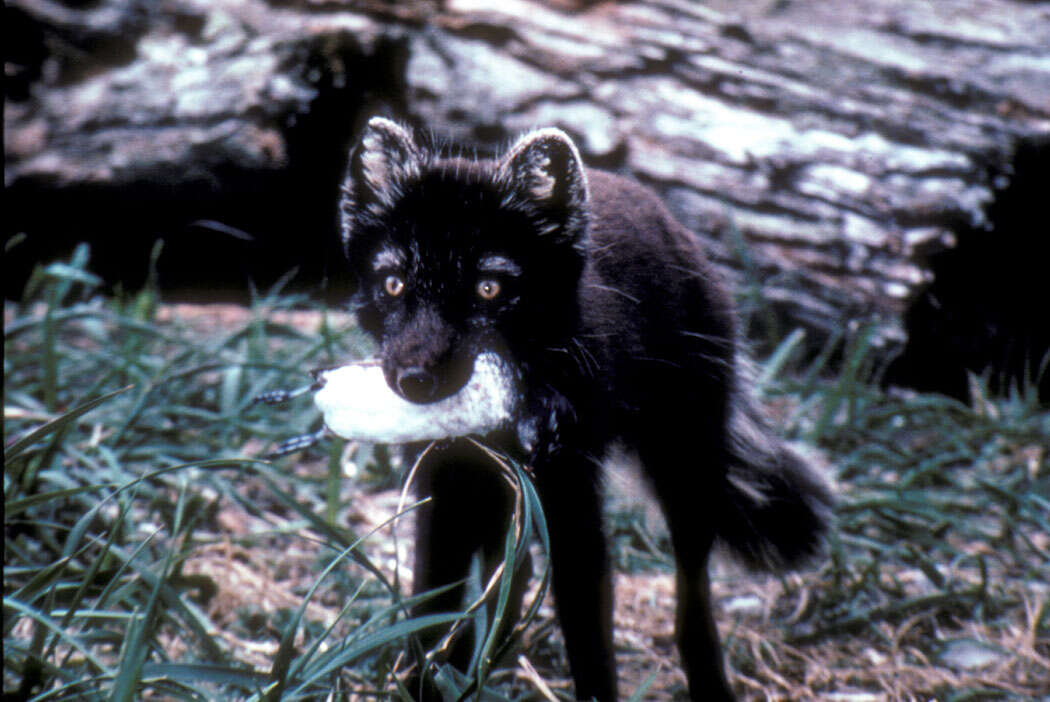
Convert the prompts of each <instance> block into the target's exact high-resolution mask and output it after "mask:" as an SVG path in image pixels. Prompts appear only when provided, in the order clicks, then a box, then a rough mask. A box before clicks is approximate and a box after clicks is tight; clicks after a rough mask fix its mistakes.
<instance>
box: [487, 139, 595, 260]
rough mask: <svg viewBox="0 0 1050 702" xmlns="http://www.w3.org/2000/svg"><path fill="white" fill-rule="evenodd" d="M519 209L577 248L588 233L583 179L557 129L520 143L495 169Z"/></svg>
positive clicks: (575, 155) (576, 156) (577, 161)
mask: <svg viewBox="0 0 1050 702" xmlns="http://www.w3.org/2000/svg"><path fill="white" fill-rule="evenodd" d="M497 177H498V179H499V181H500V182H501V183H502V184H503V185H504V187H506V188H508V189H509V190H510V192H511V193H512V197H513V199H514V200H516V201H517V202H518V203H519V204H523V205H526V207H527V208H528V209H533V210H534V211H535V212H536V213H537V214H538V215H539V217H540V221H541V223H542V224H543V225H544V230H545V231H544V232H543V233H554V232H557V231H559V230H560V235H561V236H563V237H566V238H568V239H570V240H571V242H572V243H578V242H579V240H580V239H581V238H582V237H583V235H584V234H585V233H586V229H587V200H588V197H589V196H588V191H587V175H586V173H585V172H584V169H583V162H582V161H581V160H580V153H579V151H577V149H576V145H575V144H573V143H572V139H570V138H569V136H568V135H567V134H566V133H565V132H563V131H561V130H560V129H554V128H548V129H537V130H536V131H533V132H530V133H528V134H526V135H525V136H523V137H521V138H520V139H518V141H517V143H515V144H514V146H512V147H511V148H510V150H509V151H508V152H507V153H506V155H505V156H504V157H503V159H502V160H500V162H499V166H498V168H497Z"/></svg>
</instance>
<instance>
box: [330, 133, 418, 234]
mask: <svg viewBox="0 0 1050 702" xmlns="http://www.w3.org/2000/svg"><path fill="white" fill-rule="evenodd" d="M422 171H423V150H422V149H420V148H419V146H417V145H416V142H415V140H414V139H413V138H412V134H411V133H410V132H409V130H407V129H405V128H404V127H402V126H401V125H400V124H398V123H396V122H393V121H391V120H389V119H386V118H385V117H373V118H372V119H370V120H368V124H367V125H366V126H365V129H364V132H363V133H362V134H361V139H360V141H359V142H358V144H357V146H356V147H354V149H353V151H352V152H351V154H350V164H349V165H348V166H347V169H346V179H345V180H344V181H343V187H342V199H341V202H340V206H339V209H340V212H341V216H342V224H343V243H344V244H346V242H347V239H348V238H349V237H350V234H351V232H352V230H353V226H354V219H355V217H356V216H357V215H358V214H359V213H360V212H361V210H363V209H369V210H371V211H372V212H373V213H378V212H379V211H382V210H384V209H386V208H388V207H390V206H391V205H393V204H394V203H395V202H397V200H398V198H399V197H400V196H401V193H402V191H403V188H404V185H405V183H407V182H408V181H411V180H413V179H415V178H418V177H419V174H420V173H422Z"/></svg>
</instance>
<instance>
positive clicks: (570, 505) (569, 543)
mask: <svg viewBox="0 0 1050 702" xmlns="http://www.w3.org/2000/svg"><path fill="white" fill-rule="evenodd" d="M535 474H536V488H537V490H538V492H539V495H540V499H541V501H542V502H543V512H544V515H545V516H546V520H547V530H548V535H549V537H550V561H551V585H552V589H553V592H554V602H555V607H556V608H557V612H558V620H559V622H560V623H561V629H562V633H563V635H564V637H565V648H566V652H567V653H568V657H569V667H570V669H571V671H572V677H573V681H574V683H575V685H576V697H577V698H579V699H583V700H589V699H592V698H593V699H597V700H599V701H600V702H610V701H612V700H616V667H615V660H614V656H613V587H612V572H611V569H610V563H609V556H608V553H607V550H606V544H605V535H604V532H603V530H602V517H601V491H600V490H599V483H598V475H597V465H596V464H595V463H594V461H592V460H590V459H588V458H586V457H585V456H584V455H582V454H581V453H577V452H574V451H569V450H568V449H567V447H565V446H563V447H562V450H561V451H560V452H559V453H558V455H557V456H554V457H548V458H547V459H546V460H545V461H544V463H542V464H541V465H537V466H535Z"/></svg>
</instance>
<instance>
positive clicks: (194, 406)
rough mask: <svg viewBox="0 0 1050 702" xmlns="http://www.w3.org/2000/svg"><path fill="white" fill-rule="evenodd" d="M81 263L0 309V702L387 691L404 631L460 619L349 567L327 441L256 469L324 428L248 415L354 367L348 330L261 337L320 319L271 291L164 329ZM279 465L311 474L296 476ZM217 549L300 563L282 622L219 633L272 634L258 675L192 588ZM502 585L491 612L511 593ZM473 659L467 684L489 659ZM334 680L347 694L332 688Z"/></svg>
mask: <svg viewBox="0 0 1050 702" xmlns="http://www.w3.org/2000/svg"><path fill="white" fill-rule="evenodd" d="M87 260H88V252H87V249H86V248H83V247H82V248H80V249H78V250H77V252H76V254H75V255H74V257H73V259H72V260H71V261H69V262H64V263H59V264H52V265H50V266H48V267H46V268H42V269H40V270H39V271H37V273H36V274H35V275H34V278H33V280H32V281H31V282H30V284H29V286H28V290H27V294H26V298H25V300H24V301H23V302H22V303H21V304H18V305H14V304H9V305H8V306H7V307H6V308H5V323H4V378H5V382H4V412H5V414H4V444H5V447H6V449H5V461H4V502H5V514H4V530H5V542H4V548H5V554H4V691H5V693H10V694H12V695H13V696H15V697H20V698H30V697H32V698H34V699H42V700H43V699H48V700H51V699H54V700H58V699H95V698H100V699H101V698H106V699H112V700H128V699H138V698H140V697H142V696H143V695H146V694H153V695H160V696H162V697H165V698H174V699H217V698H230V699H300V698H310V697H316V696H317V695H318V694H320V691H324V692H325V693H327V692H328V691H337V692H338V691H340V690H342V691H344V692H345V690H346V689H347V685H348V684H350V682H349V681H352V682H353V684H354V686H355V687H356V688H357V689H360V688H362V687H366V688H367V687H369V686H371V687H372V688H374V689H376V690H382V689H384V688H385V687H386V686H387V679H388V676H389V672H390V670H391V668H392V666H393V661H394V659H395V658H396V656H397V654H398V653H399V652H400V651H402V650H403V649H404V648H405V645H404V642H405V641H406V640H409V639H410V637H411V635H412V634H413V633H414V632H417V631H419V630H420V629H421V628H424V627H427V626H432V625H434V624H436V623H448V622H449V621H451V620H454V619H457V618H459V619H463V618H464V617H468V616H469V614H467V615H458V616H457V615H448V616H446V615H441V616H438V617H430V618H423V619H412V618H411V617H409V616H407V615H406V612H408V610H409V608H410V607H411V605H412V601H411V600H409V599H405V598H403V597H402V596H401V594H400V590H399V587H398V584H397V582H396V576H395V578H394V579H392V578H391V575H390V573H389V571H388V570H384V569H383V568H381V567H380V566H377V565H376V564H375V563H373V562H372V561H371V560H370V559H369V558H368V557H367V556H366V555H365V548H364V546H363V544H364V543H365V542H366V541H367V540H368V539H369V537H370V536H371V535H370V534H367V533H366V534H357V533H354V532H353V531H351V530H350V529H348V528H347V527H346V526H345V524H346V520H345V518H344V517H345V513H346V510H347V509H348V507H349V502H350V498H348V497H346V491H345V490H343V491H342V492H341V491H340V490H339V485H340V482H341V481H340V476H341V463H340V455H341V452H342V449H343V445H342V442H340V441H332V442H330V443H329V444H328V445H326V446H322V447H320V448H319V449H318V450H315V451H313V452H312V453H309V454H307V455H305V456H304V455H299V456H297V457H296V458H295V459H293V458H288V459H283V460H282V461H278V462H274V463H270V462H267V461H264V460H261V459H260V458H259V457H260V456H261V455H263V454H265V453H266V451H267V450H268V449H269V448H270V447H272V445H273V444H275V443H276V442H278V441H280V440H282V439H286V438H288V437H289V436H291V435H293V434H297V433H304V432H307V431H310V430H315V429H317V428H318V427H319V426H320V422H321V420H320V417H319V415H318V413H317V412H316V410H314V409H313V407H312V404H311V403H310V402H309V399H308V398H303V399H302V400H300V401H295V402H293V403H292V404H291V405H290V406H289V407H288V408H282V409H280V410H278V409H274V408H270V407H264V406H258V405H255V404H253V402H252V400H253V398H254V397H255V396H256V395H258V394H259V393H261V392H263V391H265V390H270V389H273V388H275V387H293V386H295V385H302V384H304V382H308V376H307V375H306V374H305V371H306V370H307V369H309V368H314V367H319V366H325V365H334V364H336V363H337V362H340V361H345V360H347V359H349V358H352V357H356V356H360V355H361V354H362V353H364V352H365V350H366V345H365V344H364V340H363V338H362V337H361V336H360V334H359V331H358V330H357V329H356V328H355V327H353V326H352V325H350V324H348V323H347V322H346V321H345V315H343V316H342V317H339V316H338V315H336V317H339V319H341V320H343V321H339V322H335V321H332V320H331V319H329V315H328V314H327V313H326V311H325V310H323V309H320V310H318V311H319V312H320V316H319V319H320V320H321V321H320V325H319V328H318V330H317V331H316V333H315V332H313V331H309V332H304V331H302V330H301V329H300V328H299V327H298V326H296V325H294V324H290V323H288V322H281V321H275V320H276V319H277V318H279V317H280V316H281V313H282V312H286V313H290V312H291V311H292V310H293V309H296V308H302V307H304V306H305V307H312V308H314V309H317V306H316V305H310V304H308V303H307V302H306V301H305V300H304V299H302V298H299V297H297V296H293V295H282V294H280V293H279V291H274V292H272V293H270V294H267V295H264V296H260V297H259V298H258V299H257V300H256V301H255V302H254V304H253V305H252V307H251V314H249V315H247V316H246V317H245V319H243V320H241V321H238V322H236V323H233V324H225V325H214V324H212V325H211V326H212V328H210V329H209V330H207V331H201V329H199V328H194V326H193V323H192V322H193V320H190V322H188V323H187V322H179V321H160V320H159V319H158V317H157V311H158V305H157V300H156V294H155V292H154V291H153V290H152V289H150V288H147V290H146V291H144V292H142V293H140V294H138V295H135V296H131V297H123V298H114V297H108V298H107V297H104V296H102V295H100V294H98V289H99V285H100V281H98V280H97V279H96V278H95V277H94V276H93V275H91V273H89V272H88V270H87ZM361 453H362V454H364V453H366V452H365V451H364V450H362V451H361ZM296 460H300V461H305V462H308V463H313V464H315V465H319V466H320V467H321V470H320V471H315V472H312V473H311V472H301V471H300V472H296V471H295V464H296ZM499 468H500V469H503V470H505V471H507V472H508V473H509V475H510V476H511V477H512V478H514V479H517V480H519V481H520V479H521V478H520V471H519V472H516V469H514V468H513V467H510V466H507V465H503V466H500V467H499ZM366 469H367V470H366V472H367V473H368V474H369V475H370V476H371V477H372V478H373V480H374V482H377V483H381V482H383V481H387V482H389V481H390V479H391V477H390V461H389V459H388V457H387V454H385V453H384V452H383V451H381V450H376V451H374V452H373V454H372V460H369V461H367V465H366ZM524 482H525V484H527V481H524ZM532 499H533V501H534V499H535V498H534V495H533V496H532ZM523 500H524V501H525V504H526V505H527V504H528V500H526V499H525V498H524V497H523ZM231 508H234V509H235V510H236V511H237V512H238V513H240V514H243V515H246V516H245V518H250V519H252V526H251V528H250V529H248V530H246V531H245V532H243V533H240V534H238V535H236V536H235V537H234V538H233V539H231V536H230V535H229V534H225V533H223V531H222V529H221V527H219V526H218V525H217V517H218V516H219V515H220V514H221V513H222V512H224V511H226V510H230V509H231ZM520 526H521V529H519V531H518V532H512V533H511V534H510V535H509V537H508V538H509V539H510V540H509V541H508V548H510V549H511V553H512V554H516V555H519V556H520V553H521V550H522V549H523V548H524V543H525V541H526V540H527V539H528V537H529V534H530V533H531V531H532V528H533V527H532V522H531V521H530V520H529V519H526V520H525V522H524V523H522V524H521V525H520ZM234 540H235V541H234ZM224 543H225V544H230V545H232V546H236V547H237V548H243V549H264V550H269V551H272V552H273V553H275V554H278V555H280V554H282V553H283V552H287V551H289V550H291V551H293V552H294V551H295V550H296V549H299V550H303V551H304V552H305V553H306V555H305V556H304V559H305V562H306V565H305V571H306V572H305V574H304V576H303V577H300V578H299V583H300V584H299V585H298V586H297V587H298V590H297V591H296V593H295V594H296V595H297V596H298V602H296V603H295V604H294V606H293V605H289V606H287V607H284V608H283V609H279V610H278V611H277V612H275V613H271V612H266V611H263V610H259V611H252V610H251V609H250V608H249V609H248V610H247V611H245V612H243V621H241V622H234V628H235V629H238V628H239V629H242V630H243V632H242V639H241V640H242V641H247V640H251V639H252V634H253V633H255V634H258V633H260V631H261V632H263V633H264V634H268V635H269V638H270V639H271V640H272V641H273V643H274V644H275V645H274V646H273V647H271V648H272V651H271V652H270V654H269V655H267V656H265V657H264V660H265V661H266V663H267V664H268V667H260V665H258V661H256V665H250V662H249V661H247V660H245V659H244V653H243V651H242V650H239V649H238V646H237V645H231V643H230V638H229V637H227V636H224V635H223V634H224V633H225V632H223V631H222V629H223V627H222V625H220V624H218V623H216V622H215V621H212V619H211V618H210V616H209V614H208V613H207V610H208V605H209V596H210V593H214V592H215V591H216V590H218V589H219V585H218V584H217V582H216V580H217V579H218V578H221V577H223V573H222V572H214V571H213V572H210V573H209V572H199V571H198V570H194V571H193V572H188V571H187V565H188V564H191V563H193V562H194V560H195V559H197V558H198V557H200V555H201V554H202V553H206V552H208V550H209V549H210V548H212V547H214V546H216V545H221V544H224ZM350 564H353V565H354V566H355V567H354V568H350ZM220 568H221V566H220ZM348 572H350V573H351V574H350V575H348V574H347V573H348ZM508 582H509V580H508ZM497 585H499V586H500V590H499V592H498V593H497V599H498V601H499V602H505V598H506V583H505V582H504V583H498V584H497ZM322 599H323V600H324V601H326V602H338V603H339V604H338V607H337V608H336V610H335V616H333V617H331V620H330V621H325V622H319V621H315V620H311V619H310V617H309V616H308V615H307V612H308V609H307V607H308V605H309V604H311V603H313V602H315V601H317V600H322ZM260 614H262V616H263V617H264V619H265V620H264V621H262V622H259V621H258V615H260ZM274 639H275V640H274ZM486 645H487V648H484V649H483V650H481V651H480V652H479V656H478V666H477V675H476V676H475V679H476V681H484V679H485V677H486V675H487V673H488V670H487V666H488V665H489V660H490V659H491V658H492V656H493V654H494V653H495V649H496V647H497V642H494V641H488V642H486ZM417 653H418V654H421V653H422V652H421V651H417ZM348 667H349V668H350V669H352V670H353V675H352V676H344V675H342V672H341V671H344V670H346V669H347V668H348ZM444 684H445V685H446V686H451V687H457V686H469V684H470V681H466V682H464V681H458V682H456V683H452V682H447V683H444Z"/></svg>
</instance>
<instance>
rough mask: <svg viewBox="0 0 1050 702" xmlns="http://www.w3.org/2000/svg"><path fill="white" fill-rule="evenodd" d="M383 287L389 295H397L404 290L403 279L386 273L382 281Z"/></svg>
mask: <svg viewBox="0 0 1050 702" xmlns="http://www.w3.org/2000/svg"><path fill="white" fill-rule="evenodd" d="M383 289H384V290H386V294H387V295H389V296H390V297H397V296H398V295H400V294H401V293H403V292H404V291H405V281H403V280H401V279H400V278H398V277H397V276H396V275H388V276H387V277H386V280H384V281H383Z"/></svg>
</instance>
